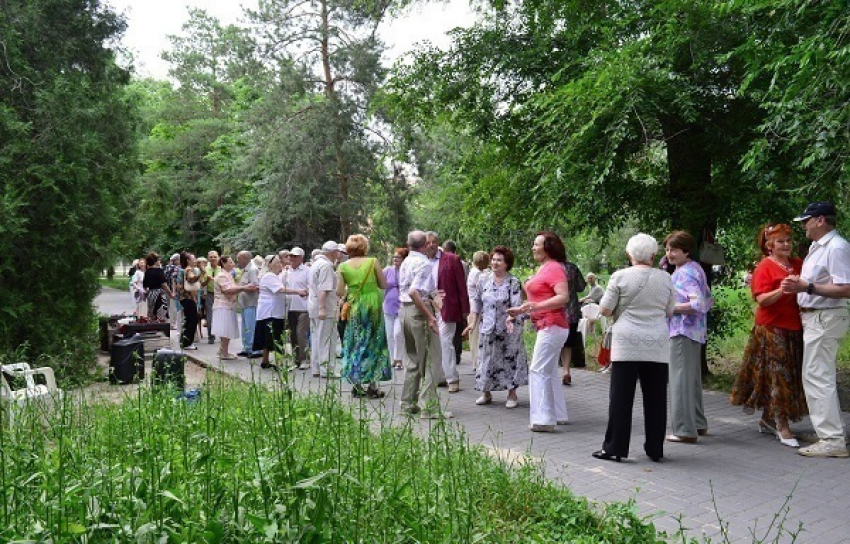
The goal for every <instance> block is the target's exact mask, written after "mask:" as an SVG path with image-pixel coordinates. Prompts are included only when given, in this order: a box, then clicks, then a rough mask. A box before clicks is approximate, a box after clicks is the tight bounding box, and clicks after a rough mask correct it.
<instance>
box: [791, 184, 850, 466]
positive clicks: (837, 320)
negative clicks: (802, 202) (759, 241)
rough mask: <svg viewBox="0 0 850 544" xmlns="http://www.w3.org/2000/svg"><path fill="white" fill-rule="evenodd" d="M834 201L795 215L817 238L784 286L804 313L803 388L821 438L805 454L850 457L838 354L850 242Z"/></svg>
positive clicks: (845, 316)
mask: <svg viewBox="0 0 850 544" xmlns="http://www.w3.org/2000/svg"><path fill="white" fill-rule="evenodd" d="M835 220H836V211H835V206H833V205H832V203H830V202H822V201H821V202H812V203H811V204H809V205H808V206H807V207H806V210H805V211H804V212H803V213H802V215H800V216H799V217H795V218H794V221H798V222H801V223H802V224H803V227H804V228H805V229H806V237H807V238H808V239H810V240H812V245H811V247H810V248H809V254H808V255H807V256H806V260H805V261H804V262H803V270H802V273H801V274H800V275H799V276H788V277H787V278H785V279H784V280H782V290H783V291H784V292H786V293H797V303H798V304H799V305H800V312H801V314H802V319H803V390H804V391H805V392H806V402H807V403H808V405H809V416H810V418H811V420H812V426H813V427H814V429H815V432H816V433H817V435H818V438H819V441H818V442H817V443H815V444H813V445H811V446H808V447H806V448H800V449H799V450H798V451H799V453H800V455H805V456H806V457H850V454H848V452H847V445H846V444H845V440H844V423H843V421H842V420H841V409H840V407H839V404H838V388H837V381H836V372H835V359H836V357H837V355H838V345H839V343H840V342H841V338H842V337H843V336H844V335H845V334H846V333H847V329H848V325H850V313H848V310H847V301H846V299H847V298H850V244H848V243H847V240H845V239H844V238H843V237H841V236H840V235H839V234H838V232H837V231H836V230H835V222H836V221H835Z"/></svg>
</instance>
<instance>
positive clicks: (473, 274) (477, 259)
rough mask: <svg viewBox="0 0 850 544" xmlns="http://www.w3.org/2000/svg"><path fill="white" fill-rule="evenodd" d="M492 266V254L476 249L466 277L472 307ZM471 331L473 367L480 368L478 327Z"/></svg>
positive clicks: (470, 343) (468, 322) (470, 328)
mask: <svg viewBox="0 0 850 544" xmlns="http://www.w3.org/2000/svg"><path fill="white" fill-rule="evenodd" d="M489 267H490V255H489V254H488V253H487V252H486V251H476V252H475V253H474V254H473V255H472V269H471V270H470V271H469V276H467V278H466V291H467V292H468V293H469V306H470V308H471V307H472V300H473V299H474V298H475V297H476V296H477V293H476V292H475V291H476V290H477V289H478V283H479V282H480V281H481V280H482V279H483V278H482V276H486V275H487V268H489ZM467 324H472V314H471V313H470V315H469V318H468V320H467ZM466 330H467V331H469V354H470V355H471V357H472V369H473V370H477V369H478V334H479V333H478V327H467V328H466Z"/></svg>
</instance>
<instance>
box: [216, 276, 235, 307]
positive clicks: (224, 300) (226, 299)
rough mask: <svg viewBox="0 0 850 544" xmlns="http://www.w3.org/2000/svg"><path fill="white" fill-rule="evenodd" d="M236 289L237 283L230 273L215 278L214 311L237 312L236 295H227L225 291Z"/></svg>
mask: <svg viewBox="0 0 850 544" xmlns="http://www.w3.org/2000/svg"><path fill="white" fill-rule="evenodd" d="M233 287H236V281H235V280H234V279H233V276H231V275H230V272H227V271H226V270H225V271H224V274H219V275H218V276H216V277H215V291H214V294H215V297H214V298H213V310H218V309H221V308H225V309H227V310H234V311H235V310H236V293H231V294H229V295H228V294H227V293H225V292H224V290H225V289H232V288H233Z"/></svg>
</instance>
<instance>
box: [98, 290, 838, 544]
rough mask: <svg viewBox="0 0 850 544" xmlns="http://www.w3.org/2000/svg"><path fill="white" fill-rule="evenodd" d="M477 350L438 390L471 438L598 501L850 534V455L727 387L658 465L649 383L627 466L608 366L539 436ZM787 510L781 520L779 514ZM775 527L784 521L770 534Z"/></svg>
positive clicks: (233, 364) (665, 522)
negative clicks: (611, 427) (746, 402)
mask: <svg viewBox="0 0 850 544" xmlns="http://www.w3.org/2000/svg"><path fill="white" fill-rule="evenodd" d="M119 295H120V296H119ZM96 304H97V306H98V307H99V308H101V311H104V312H110V313H115V312H120V310H121V309H124V308H123V307H124V306H127V305H129V295H128V294H126V293H123V292H122V293H118V292H115V291H112V290H109V291H107V290H105V292H104V294H102V295H101V296H99V297H98V299H97V301H96ZM175 338H176V335H175ZM232 344H233V347H232V348H231V351H233V352H237V351H239V347H240V344H239V343H238V341H234V342H233V343H232ZM198 347H199V349H198V351H194V352H187V355H189V356H190V357H192V358H193V359H196V360H197V361H198V362H200V363H201V364H204V365H206V366H208V367H210V368H214V369H219V370H221V371H222V372H225V373H227V374H230V375H232V376H235V377H238V378H240V379H242V380H245V381H258V382H260V383H272V382H273V381H274V380H275V379H276V374H275V373H274V372H272V371H268V370H261V369H260V368H259V365H258V364H257V362H256V360H255V361H254V362H253V363H252V362H249V361H248V360H246V359H240V360H238V361H228V362H224V363H222V362H221V361H219V360H218V359H217V357H216V351H217V349H218V344H215V345H210V344H207V343H206V339H204V340H203V341H199V342H198ZM468 357H469V354H468V353H464V362H463V364H462V365H461V366H460V374H461V387H462V389H461V391H460V392H458V393H456V394H453V395H449V394H448V393H447V391H446V389H439V390H438V391H439V393H440V397H441V399H442V400H443V401H444V403H445V405H446V408H447V409H449V410H451V411H452V412H453V413H454V417H455V421H456V422H457V423H458V424H459V425H460V426H461V427H463V428H464V429H465V430H466V432H467V434H468V435H469V439H470V441H471V442H473V443H476V442H477V443H480V444H483V445H485V446H487V447H489V448H492V449H494V450H497V451H498V452H501V453H503V454H504V455H507V456H512V455H522V454H526V455H531V456H534V457H537V458H540V459H543V460H545V462H546V467H547V474H548V475H549V476H550V477H551V478H553V479H554V480H557V481H559V482H562V483H563V484H564V485H565V486H567V487H569V488H570V489H571V490H572V491H573V492H574V493H576V494H577V495H581V496H585V497H587V498H589V499H591V500H594V501H626V500H628V499H630V498H632V499H634V500H635V501H636V504H637V507H638V509H639V511H640V513H641V514H642V515H645V516H648V517H650V518H651V519H652V521H653V522H654V523H655V525H656V527H658V528H660V529H664V530H667V531H668V532H670V533H671V534H675V532H676V531H677V530H678V528H679V527H680V523H681V526H683V527H685V528H686V529H687V530H688V534H689V535H690V536H695V537H699V536H701V535H705V536H708V537H710V538H711V540H712V541H714V542H723V541H725V540H724V537H723V535H722V533H721V531H726V535H727V536H728V541H729V542H753V541H754V539H753V535H755V536H756V537H757V538H758V539H759V540H762V539H766V538H765V537H767V536H769V537H770V538H767V539H766V540H767V541H770V542H774V541H776V542H790V541H791V538H790V537H789V536H788V535H787V534H784V535H783V536H782V537H781V538H779V539H777V540H774V538H775V536H776V534H777V532H776V524H778V523H779V521H780V520H781V519H782V518H784V527H785V528H786V529H788V530H797V528H798V525H802V533H801V534H800V536H799V537H798V539H797V542H817V543H819V544H828V543H845V542H848V541H850V520H848V517H847V516H848V512H850V461H848V460H847V459H808V458H805V457H802V456H800V455H798V454H797V453H796V450H794V449H792V448H788V447H783V446H782V445H780V444H779V442H778V441H777V440H775V439H774V438H773V437H771V436H768V435H760V434H759V433H758V432H757V428H756V422H757V417H756V416H748V415H745V414H743V413H742V412H741V410H740V408H738V407H734V406H730V405H729V403H728V396H727V395H726V394H723V393H715V392H710V391H706V393H705V397H704V401H705V410H706V415H707V417H708V421H709V426H710V429H709V436H707V437H703V438H700V441H699V443H697V444H671V443H667V444H665V451H664V454H665V459H664V462H663V463H660V464H656V463H653V462H651V461H650V460H649V459H648V458H646V457H645V456H644V455H643V451H642V444H643V440H644V434H643V417H642V414H641V411H640V406H641V400H640V391H638V394H637V398H636V399H635V407H636V408H635V417H634V425H633V430H632V444H631V454H632V457H631V458H629V459H627V460H624V462H622V463H613V462H609V461H599V460H597V459H594V458H592V457H591V456H590V453H591V452H592V451H594V450H596V449H599V447H600V446H601V444H602V438H603V435H604V433H605V426H606V424H607V410H608V380H609V378H608V376H607V375H603V374H599V373H596V372H589V371H582V370H575V371H574V372H573V385H572V386H571V387H565V394H566V398H567V407H568V410H569V417H570V421H571V423H570V424H569V425H566V426H560V427H558V429H557V432H555V433H552V434H538V433H531V432H530V431H529V430H528V428H527V427H528V390H527V388H522V389H520V391H519V397H520V405H519V407H518V408H516V409H514V410H507V409H505V407H504V399H505V393H494V395H493V397H494V402H493V404H491V405H489V406H476V405H475V399H476V398H477V397H478V395H479V393H478V392H477V391H475V390H474V377H473V374H472V366H471V365H470V364H469V358H468ZM309 374H310V373H309V371H307V372H305V371H303V370H302V371H296V372H294V379H293V381H294V383H295V384H296V387H297V388H298V389H299V390H302V391H309V390H313V391H316V390H320V389H321V388H323V387H325V383H326V380H320V379H318V378H312V377H310V375H309ZM402 381H403V371H399V372H397V373H396V375H395V376H394V379H393V381H392V382H391V383H388V384H385V386H384V389H386V390H387V391H388V395H387V397H386V398H385V399H383V400H381V401H369V402H372V403H373V404H374V405H375V406H376V407H378V408H380V409H381V410H383V411H385V412H387V413H390V414H393V415H395V414H397V412H398V395H399V393H400V391H401V384H402ZM341 387H342V389H343V392H344V393H343V398H345V399H348V398H350V396H349V395H348V394H347V393H348V391H350V389H351V387H350V385H348V384H346V383H343V384H341ZM844 420H845V424H846V425H848V428H850V414H848V413H844ZM792 429H793V430H794V431H795V432H810V431H811V425H810V423H809V422H808V419H806V420H804V421H802V422H800V423H798V424H796V425H793V426H792ZM789 496H790V498H789ZM777 514H779V519H778V520H776V521H774V516H776V515H777ZM718 517H719V518H720V519H718ZM771 524H773V525H774V526H773V529H772V530H771V531H770V533H769V535H768V534H767V533H766V531H767V530H768V528H769V527H770V526H771Z"/></svg>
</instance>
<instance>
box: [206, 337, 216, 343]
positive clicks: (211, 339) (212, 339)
mask: <svg viewBox="0 0 850 544" xmlns="http://www.w3.org/2000/svg"><path fill="white" fill-rule="evenodd" d="M207 343H208V344H215V336H210V337H209V338H208V339H207Z"/></svg>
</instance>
